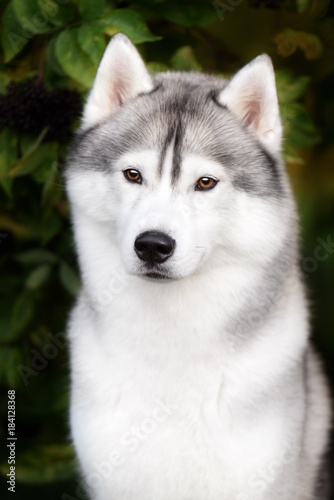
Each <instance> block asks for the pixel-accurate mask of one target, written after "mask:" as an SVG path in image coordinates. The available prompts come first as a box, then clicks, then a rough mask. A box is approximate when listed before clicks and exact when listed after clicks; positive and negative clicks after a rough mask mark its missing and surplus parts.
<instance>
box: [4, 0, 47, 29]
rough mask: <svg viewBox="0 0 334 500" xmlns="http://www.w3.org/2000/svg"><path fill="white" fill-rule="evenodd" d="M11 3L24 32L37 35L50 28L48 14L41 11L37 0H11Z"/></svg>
mask: <svg viewBox="0 0 334 500" xmlns="http://www.w3.org/2000/svg"><path fill="white" fill-rule="evenodd" d="M12 4H13V7H14V10H15V14H16V18H17V20H18V22H19V23H20V25H21V26H22V28H23V29H24V33H30V34H31V35H38V34H41V33H48V32H49V31H50V30H51V29H52V26H51V25H50V24H49V16H47V15H46V14H45V13H43V12H41V10H40V8H39V6H38V2H37V0H12Z"/></svg>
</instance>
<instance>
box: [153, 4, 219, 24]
mask: <svg viewBox="0 0 334 500" xmlns="http://www.w3.org/2000/svg"><path fill="white" fill-rule="evenodd" d="M154 10H155V12H156V13H158V14H159V15H160V16H161V17H163V18H165V19H167V20H168V21H171V22H172V23H175V24H179V25H181V26H185V27H186V28H191V27H193V26H205V25H207V24H209V23H212V22H214V21H217V12H216V10H215V8H214V6H213V5H212V3H211V2H208V4H206V3H205V2H203V0H192V1H191V2H187V3H185V2H182V3H181V2H180V1H179V0H169V1H168V2H164V3H162V4H161V5H156V6H155V9H154Z"/></svg>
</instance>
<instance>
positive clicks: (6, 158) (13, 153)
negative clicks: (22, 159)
mask: <svg viewBox="0 0 334 500" xmlns="http://www.w3.org/2000/svg"><path fill="white" fill-rule="evenodd" d="M16 160H17V136H16V133H15V132H14V131H13V130H11V129H9V128H4V129H2V130H1V131H0V177H4V176H5V175H6V174H7V172H8V170H9V167H11V166H12V165H13V164H14V163H15V162H16Z"/></svg>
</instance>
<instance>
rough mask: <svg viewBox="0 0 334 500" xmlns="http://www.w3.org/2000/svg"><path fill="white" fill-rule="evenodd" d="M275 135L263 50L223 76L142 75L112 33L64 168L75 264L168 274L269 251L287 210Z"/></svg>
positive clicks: (262, 256)
mask: <svg viewBox="0 0 334 500" xmlns="http://www.w3.org/2000/svg"><path fill="white" fill-rule="evenodd" d="M281 134H282V127H281V122H280V117H279V108H278V103H277V96H276V88H275V77H274V72H273V68H272V64H271V61H270V59H269V57H268V56H265V55H262V56H260V57H258V58H256V59H255V60H254V61H252V62H251V63H250V64H248V65H247V66H245V67H244V68H243V69H242V70H241V71H239V72H238V73H237V74H236V76H234V77H233V78H232V79H231V80H230V81H229V82H226V81H225V80H223V79H221V78H216V77H211V76H207V75H202V74H199V73H178V72H175V73H173V72H171V73H169V72H167V73H161V74H158V75H156V76H151V75H150V74H149V73H148V71H147V69H146V67H145V65H144V63H143V61H142V59H141V57H140V55H139V54H138V52H137V50H136V49H135V47H134V46H133V45H132V44H131V42H130V41H129V40H128V39H127V38H126V37H125V36H123V35H116V36H115V37H114V38H113V39H112V41H111V42H110V44H109V46H108V47H107V49H106V52H105V54H104V57H103V59H102V62H101V64H100V67H99V69H98V73H97V76H96V79H95V82H94V86H93V89H92V90H91V92H90V94H89V97H88V100H87V104H86V107H85V110H84V115H83V120H82V127H81V129H80V131H79V134H78V135H77V138H76V141H75V143H74V146H73V148H72V151H71V153H70V156H69V162H68V167H67V171H66V177H67V186H68V193H69V197H70V200H71V204H72V213H73V218H74V224H75V229H76V236H77V243H78V247H79V255H80V257H81V261H82V266H83V271H85V266H92V265H99V266H100V270H101V273H103V272H108V270H109V269H112V267H113V266H124V268H125V270H126V271H127V272H128V273H130V274H134V275H138V276H141V277H144V278H148V279H157V280H165V279H179V278H184V277H186V276H189V275H191V274H193V273H195V272H202V271H203V270H205V269H208V268H210V267H211V268H212V267H215V266H222V265H223V266H224V265H225V266H228V265H235V264H236V263H238V262H247V265H258V264H261V263H265V262H268V261H269V260H270V257H271V256H272V255H273V254H274V253H275V252H276V251H277V248H278V247H279V246H280V244H281V242H282V240H283V239H284V236H285V234H286V225H287V224H286V222H287V218H289V214H290V212H291V199H290V195H289V188H288V184H287V180H286V176H285V173H284V169H283V167H282V163H281V160H280V145H281ZM287 200H288V201H287Z"/></svg>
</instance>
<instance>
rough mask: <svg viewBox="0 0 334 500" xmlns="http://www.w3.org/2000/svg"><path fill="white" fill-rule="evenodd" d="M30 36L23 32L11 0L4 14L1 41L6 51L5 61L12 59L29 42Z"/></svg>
mask: <svg viewBox="0 0 334 500" xmlns="http://www.w3.org/2000/svg"><path fill="white" fill-rule="evenodd" d="M28 41H29V37H27V36H26V34H23V32H22V27H21V25H20V23H19V22H18V20H17V17H16V14H15V10H14V6H13V2H10V3H9V4H8V5H7V7H6V9H5V11H4V13H3V15H2V34H1V42H2V47H3V51H4V56H5V57H4V61H5V62H9V61H11V60H12V59H13V58H14V57H15V56H17V54H19V52H21V50H22V49H23V48H24V47H25V45H26V44H27V43H28Z"/></svg>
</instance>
